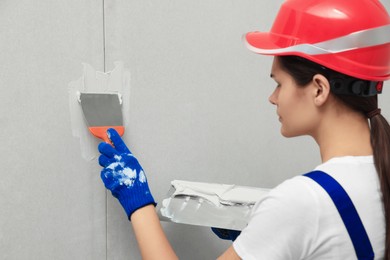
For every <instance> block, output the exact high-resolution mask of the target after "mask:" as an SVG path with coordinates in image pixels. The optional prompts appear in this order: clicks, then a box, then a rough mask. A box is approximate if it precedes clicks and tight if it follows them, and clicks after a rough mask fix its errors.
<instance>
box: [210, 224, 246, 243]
mask: <svg viewBox="0 0 390 260" xmlns="http://www.w3.org/2000/svg"><path fill="white" fill-rule="evenodd" d="M211 230H212V231H213V232H214V234H216V235H217V236H218V237H219V238H221V239H224V240H231V241H234V240H236V238H237V237H238V236H239V235H240V234H241V231H239V230H231V229H224V228H215V227H212V228H211Z"/></svg>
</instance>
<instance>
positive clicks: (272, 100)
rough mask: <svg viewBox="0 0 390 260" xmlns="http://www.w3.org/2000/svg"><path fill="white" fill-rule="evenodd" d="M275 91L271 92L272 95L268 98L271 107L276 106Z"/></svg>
mask: <svg viewBox="0 0 390 260" xmlns="http://www.w3.org/2000/svg"><path fill="white" fill-rule="evenodd" d="M276 90H277V89H275V90H274V92H272V94H271V95H270V96H269V97H268V101H269V102H270V103H271V104H272V105H276Z"/></svg>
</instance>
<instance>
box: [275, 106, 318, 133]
mask: <svg viewBox="0 0 390 260" xmlns="http://www.w3.org/2000/svg"><path fill="white" fill-rule="evenodd" d="M281 112H282V113H283V114H282V115H281V116H282V128H281V133H282V135H283V136H286V137H292V136H299V135H306V134H310V133H311V131H312V129H313V128H314V127H315V122H316V120H315V112H314V110H313V108H312V107H311V106H310V104H308V103H307V102H304V100H300V101H298V100H295V101H293V102H291V103H290V104H289V106H286V107H283V108H282V110H281Z"/></svg>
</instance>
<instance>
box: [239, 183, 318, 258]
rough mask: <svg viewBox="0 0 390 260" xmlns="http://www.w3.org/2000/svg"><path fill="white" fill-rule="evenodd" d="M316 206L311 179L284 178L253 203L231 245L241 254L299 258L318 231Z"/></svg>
mask: <svg viewBox="0 0 390 260" xmlns="http://www.w3.org/2000/svg"><path fill="white" fill-rule="evenodd" d="M319 209H320V205H319V201H318V198H317V195H316V194H315V190H313V181H312V180H310V179H309V178H307V177H304V176H297V177H294V178H292V179H289V180H286V181H284V182H283V183H281V184H280V185H278V186H277V187H275V188H274V189H272V190H271V191H270V192H269V193H268V194H267V195H266V196H265V197H263V198H262V199H261V200H260V201H259V202H258V203H256V205H255V206H254V208H253V211H252V215H251V219H250V221H249V224H248V226H247V227H246V228H245V229H244V230H243V231H242V233H241V235H240V236H239V237H238V238H237V240H236V241H235V243H234V247H235V249H236V251H237V252H238V253H239V255H240V256H241V257H244V256H256V258H254V259H258V258H262V259H301V258H302V256H304V255H306V254H307V253H308V252H309V251H311V249H310V248H311V246H310V245H312V244H313V238H315V237H316V233H317V232H318V224H319ZM297 238H299V239H297ZM244 258H246V257H244ZM248 259H251V258H250V257H249V258H248Z"/></svg>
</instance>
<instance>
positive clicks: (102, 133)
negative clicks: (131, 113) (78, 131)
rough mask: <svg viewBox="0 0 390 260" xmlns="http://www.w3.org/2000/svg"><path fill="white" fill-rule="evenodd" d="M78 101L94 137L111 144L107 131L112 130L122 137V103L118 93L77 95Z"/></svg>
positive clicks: (123, 130)
mask: <svg viewBox="0 0 390 260" xmlns="http://www.w3.org/2000/svg"><path fill="white" fill-rule="evenodd" d="M78 101H79V102H80V104H81V108H82V110H83V114H84V118H85V121H86V122H87V125H88V128H89V131H90V132H91V133H92V134H93V135H94V136H96V137H98V138H100V139H102V140H104V141H105V142H106V143H111V141H110V139H109V138H108V136H107V129H109V128H114V129H115V130H116V131H117V132H118V134H119V135H120V136H122V135H123V133H124V132H125V128H124V126H123V119H122V109H121V103H122V102H121V98H120V95H119V94H118V93H78Z"/></svg>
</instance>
